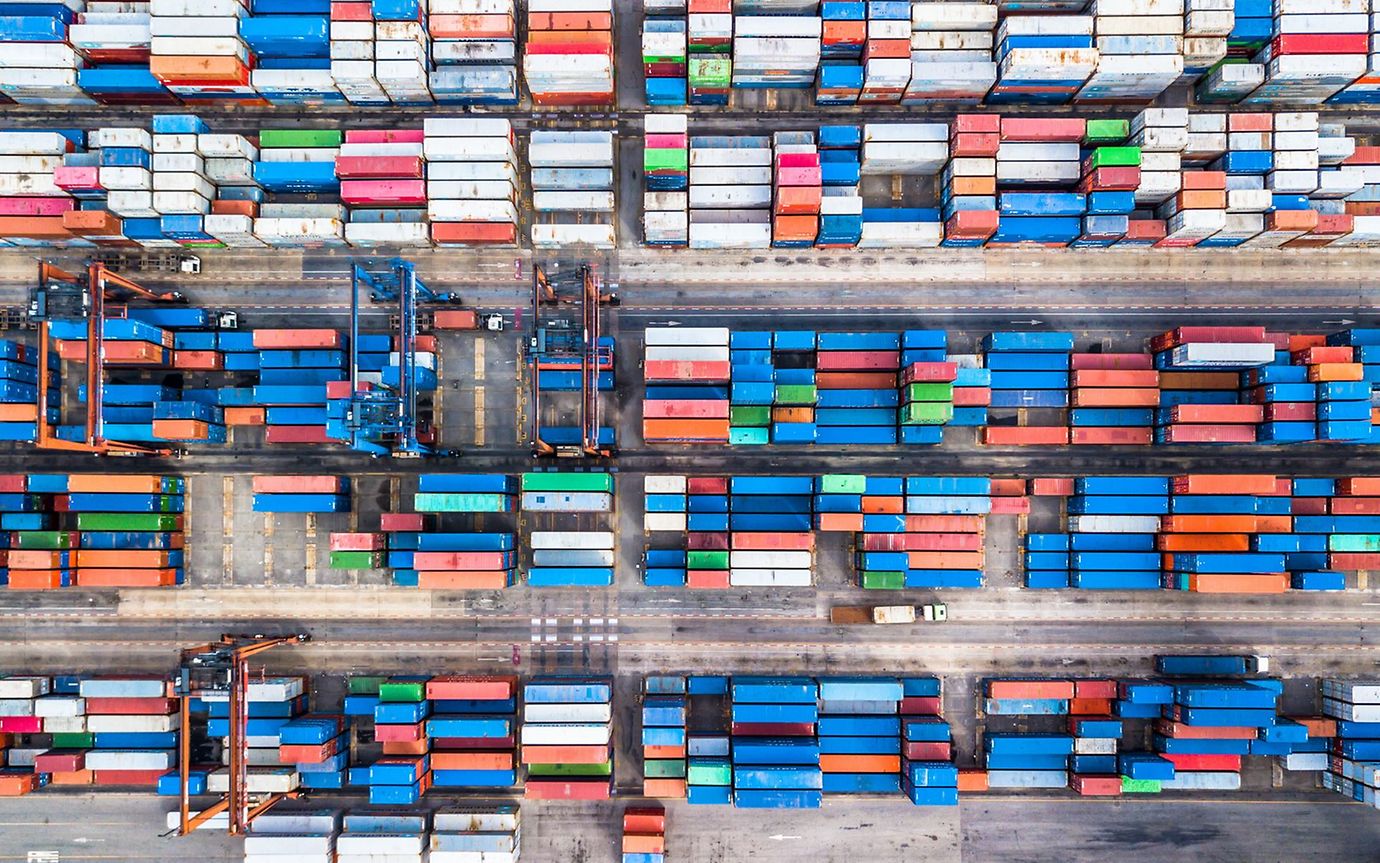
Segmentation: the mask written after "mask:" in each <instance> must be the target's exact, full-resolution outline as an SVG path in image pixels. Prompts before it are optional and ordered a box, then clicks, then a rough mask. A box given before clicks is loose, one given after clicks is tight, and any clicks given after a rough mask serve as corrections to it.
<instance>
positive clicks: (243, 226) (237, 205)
mask: <svg viewBox="0 0 1380 863" xmlns="http://www.w3.org/2000/svg"><path fill="white" fill-rule="evenodd" d="M197 151H198V152H199V153H200V154H201V156H202V158H203V159H204V160H205V165H206V177H207V179H209V180H210V181H211V182H212V183H214V184H215V185H216V197H215V198H214V199H213V200H212V201H211V212H210V213H209V214H208V215H207V216H206V217H205V218H204V219H203V220H202V229H203V230H204V231H205V232H206V234H208V235H209V236H211V237H214V238H215V239H216V240H218V241H219V242H220V243H221V244H222V245H224V246H227V247H229V248H264V246H265V244H264V242H263V241H262V240H260V239H259V238H258V237H256V236H254V218H255V217H256V216H257V215H258V214H259V206H258V205H259V203H260V202H261V201H262V200H263V199H264V191H263V189H262V188H261V187H260V186H259V184H258V181H256V180H255V179H254V162H255V161H256V160H257V159H258V158H259V148H258V147H256V146H255V145H254V144H251V143H250V142H249V140H248V139H247V138H245V137H244V136H243V135H234V134H199V135H197Z"/></svg>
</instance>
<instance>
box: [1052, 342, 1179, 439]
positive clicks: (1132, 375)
mask: <svg viewBox="0 0 1380 863" xmlns="http://www.w3.org/2000/svg"><path fill="white" fill-rule="evenodd" d="M1153 362H1154V359H1153V357H1151V356H1150V355H1149V354H1102V353H1097V354H1092V353H1088V354H1073V355H1072V356H1071V357H1070V370H1071V374H1070V377H1069V405H1070V408H1071V410H1070V411H1069V425H1070V426H1071V427H1072V428H1071V431H1070V439H1069V440H1070V443H1074V444H1149V443H1151V442H1152V438H1153V434H1152V431H1151V429H1152V428H1153V426H1154V424H1155V411H1156V409H1157V408H1158V407H1159V405H1160V373H1159V372H1157V371H1155V369H1154V366H1153Z"/></svg>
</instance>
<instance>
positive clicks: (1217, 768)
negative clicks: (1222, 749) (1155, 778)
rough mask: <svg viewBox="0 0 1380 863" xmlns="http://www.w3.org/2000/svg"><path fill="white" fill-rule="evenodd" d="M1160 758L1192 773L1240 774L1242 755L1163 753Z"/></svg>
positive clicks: (1178, 768)
mask: <svg viewBox="0 0 1380 863" xmlns="http://www.w3.org/2000/svg"><path fill="white" fill-rule="evenodd" d="M1159 756H1160V757H1161V758H1163V759H1165V760H1166V761H1172V762H1173V763H1174V769H1175V770H1176V771H1177V770H1182V771H1184V772H1186V773H1192V772H1193V771H1195V770H1206V771H1212V772H1224V773H1240V772H1241V756H1240V755H1199V754H1189V753H1183V752H1161V753H1159Z"/></svg>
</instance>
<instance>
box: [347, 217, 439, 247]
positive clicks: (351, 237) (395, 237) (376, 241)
mask: <svg viewBox="0 0 1380 863" xmlns="http://www.w3.org/2000/svg"><path fill="white" fill-rule="evenodd" d="M345 242H347V243H349V244H350V245H352V246H360V247H372V246H386V245H400V246H430V245H431V234H430V233H429V228H428V226H427V224H426V223H425V222H349V223H347V224H346V225H345Z"/></svg>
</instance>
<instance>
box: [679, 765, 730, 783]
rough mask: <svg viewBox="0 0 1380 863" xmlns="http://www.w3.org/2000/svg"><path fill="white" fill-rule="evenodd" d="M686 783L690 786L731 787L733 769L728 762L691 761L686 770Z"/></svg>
mask: <svg viewBox="0 0 1380 863" xmlns="http://www.w3.org/2000/svg"><path fill="white" fill-rule="evenodd" d="M685 781H686V782H687V783H689V784H690V785H731V784H733V769H732V768H731V767H729V765H728V762H727V761H707V760H706V761H696V760H694V759H691V761H690V763H689V765H688V766H687V767H686V768H685Z"/></svg>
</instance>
